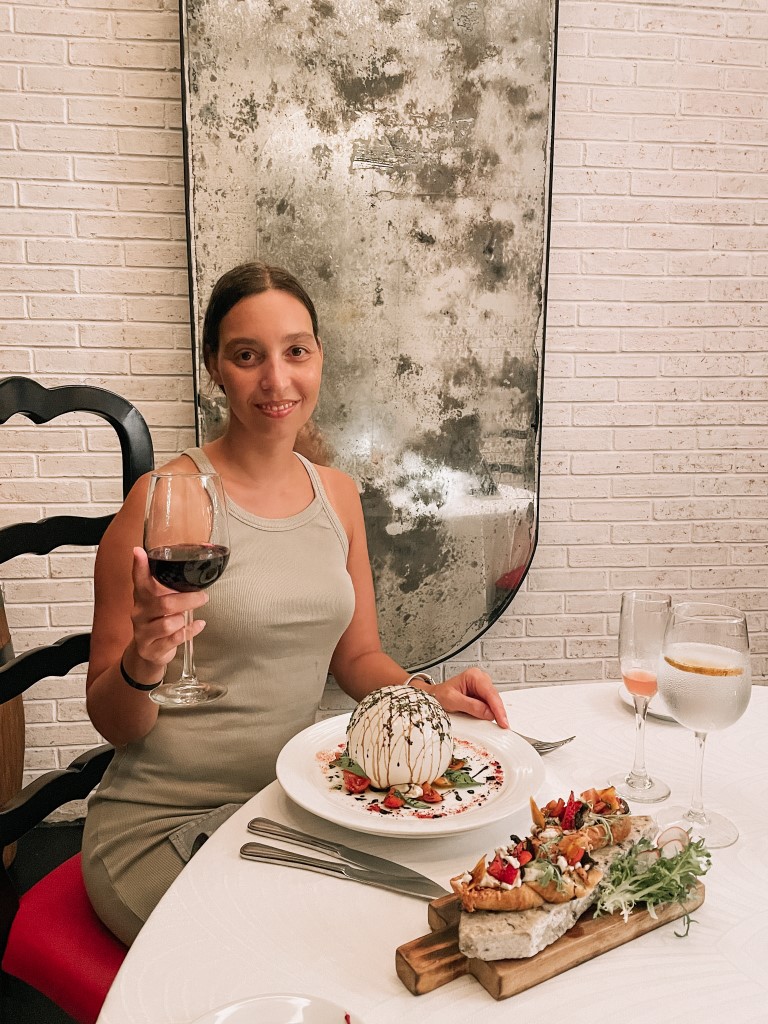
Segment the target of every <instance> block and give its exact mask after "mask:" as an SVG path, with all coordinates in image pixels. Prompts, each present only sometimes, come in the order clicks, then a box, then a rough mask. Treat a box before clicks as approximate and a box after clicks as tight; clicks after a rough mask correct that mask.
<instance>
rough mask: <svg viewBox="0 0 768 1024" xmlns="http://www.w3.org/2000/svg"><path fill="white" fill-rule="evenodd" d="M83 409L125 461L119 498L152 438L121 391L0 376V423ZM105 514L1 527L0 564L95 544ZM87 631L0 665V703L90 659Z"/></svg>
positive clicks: (149, 458) (149, 460)
mask: <svg viewBox="0 0 768 1024" xmlns="http://www.w3.org/2000/svg"><path fill="white" fill-rule="evenodd" d="M71 412H86V413H93V414H94V415H95V416H99V417H101V419H103V420H106V421H107V422H108V423H109V424H110V425H111V426H112V427H114V429H115V431H116V433H117V437H118V440H119V441H120V450H121V453H122V462H123V497H125V496H126V495H127V494H128V491H129V490H130V489H131V487H132V486H133V484H134V483H135V482H136V480H138V478H139V477H140V476H141V475H142V474H144V473H147V472H149V471H150V470H151V469H152V468H153V465H154V456H153V450H152V438H151V437H150V433H149V428H148V427H147V424H146V422H145V421H144V418H143V417H142V415H141V413H139V411H138V410H137V409H135V408H134V406H132V405H131V403H130V402H128V401H126V400H125V399H124V398H121V397H120V396H119V395H115V394H113V393H112V392H111V391H106V390H105V389H104V388H95V387H88V386H81V385H74V386H66V387H58V388H45V387H43V386H42V385H41V384H38V383H37V381H34V380H30V379H29V378H28V377H6V378H5V380H2V381H0V424H3V423H5V422H6V421H7V420H8V419H9V418H10V417H11V416H13V415H14V414H16V413H21V414H22V415H24V416H27V417H28V418H29V419H30V420H32V422H33V423H47V422H48V421H49V420H52V419H55V418H56V417H57V416H62V415H64V414H65V413H71ZM112 518H113V516H112V515H105V516H52V517H50V518H46V519H41V520H39V521H38V522H34V523H14V524H13V525H12V526H6V527H5V528H4V529H2V530H0V565H2V564H3V563H5V562H7V561H9V560H10V559H11V558H15V557H16V556H17V555H21V554H37V555H47V554H48V553H49V552H51V551H53V549H54V548H57V547H61V546H62V545H64V544H67V545H76V546H79V547H88V546H91V545H93V544H98V543H99V541H100V540H101V538H102V536H103V535H104V531H105V530H106V528H107V526H109V524H110V522H111V521H112ZM89 643H90V633H78V634H72V635H69V636H66V637H63V638H62V639H61V640H58V641H57V642H56V643H55V644H50V645H48V646H45V647H38V648H36V649H35V650H33V651H27V652H26V653H25V654H22V655H19V656H18V657H16V658H14V659H13V661H12V662H11V663H10V664H9V665H7V666H4V667H3V668H2V669H0V672H2V675H0V704H2V703H4V702H5V701H6V700H10V699H11V697H15V696H17V695H18V694H19V693H23V692H24V691H25V690H27V689H28V688H29V687H30V686H31V685H32V683H34V682H36V680H37V679H41V678H43V677H44V676H62V675H66V674H67V672H69V671H71V669H73V668H74V667H75V666H76V665H81V664H83V663H84V662H86V661H87V660H88V650H89Z"/></svg>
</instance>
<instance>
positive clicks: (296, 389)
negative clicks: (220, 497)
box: [208, 289, 323, 439]
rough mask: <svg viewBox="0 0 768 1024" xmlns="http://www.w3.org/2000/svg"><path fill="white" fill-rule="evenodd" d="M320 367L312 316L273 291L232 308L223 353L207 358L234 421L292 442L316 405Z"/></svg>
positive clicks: (223, 334) (226, 319) (222, 338)
mask: <svg viewBox="0 0 768 1024" xmlns="http://www.w3.org/2000/svg"><path fill="white" fill-rule="evenodd" d="M322 367H323V352H322V348H321V346H320V344H319V342H318V341H316V340H315V337H314V335H313V333H312V320H311V319H310V316H309V312H308V311H307V310H306V309H305V307H304V306H303V305H302V303H301V302H299V300H298V299H296V298H294V296H293V295H290V294H289V293H288V292H283V291H277V290H275V289H272V290H270V291H267V292H261V293H260V294H259V295H249V296H247V298H244V299H241V300H240V301H239V302H238V303H237V304H236V305H235V306H233V307H232V309H230V311H229V312H228V313H227V315H226V316H225V317H224V319H223V320H222V321H221V326H220V327H219V350H218V352H217V353H216V355H215V356H211V357H210V358H209V360H208V371H209V373H210V374H211V376H212V377H213V379H214V380H215V381H216V383H217V384H220V385H221V386H222V387H223V389H224V391H225V392H226V396H227V401H228V403H229V408H230V417H234V418H235V419H237V420H238V421H239V422H240V423H242V424H243V425H244V426H246V427H247V428H248V429H252V430H255V431H257V432H258V433H259V434H263V433H265V432H266V433H268V434H269V435H270V436H271V435H277V436H283V435H291V436H292V437H293V438H294V439H295V436H296V434H297V433H298V432H299V430H300V428H301V427H302V426H303V425H304V424H305V423H306V422H307V420H308V419H309V418H310V416H311V415H312V412H313V411H314V408H315V405H316V404H317V397H318V393H319V391H320V378H321V375H322Z"/></svg>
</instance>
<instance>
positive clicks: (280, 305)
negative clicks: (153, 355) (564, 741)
mask: <svg viewBox="0 0 768 1024" xmlns="http://www.w3.org/2000/svg"><path fill="white" fill-rule="evenodd" d="M203 353H204V358H205V364H206V367H207V369H208V372H209V374H210V375H211V377H212V379H213V380H214V381H215V382H216V383H217V384H218V385H219V386H220V387H221V388H222V390H223V391H224V392H225V394H226V396H227V399H228V403H229V410H230V415H229V423H228V427H227V430H226V432H225V434H224V435H223V436H222V437H221V438H219V439H217V440H215V441H213V442H211V443H210V444H207V445H205V446H204V448H202V449H190V450H189V451H187V452H185V453H184V454H183V455H181V456H179V457H178V458H177V459H175V460H173V461H172V462H171V463H169V464H168V466H167V467H165V468H166V469H167V470H174V469H175V470H178V471H179V472H195V471H196V470H199V471H203V472H205V471H211V470H212V469H213V470H215V471H216V472H218V473H219V474H220V475H221V478H222V480H223V483H224V488H225V490H226V492H227V496H228V504H229V513H230V533H231V550H232V554H231V557H230V561H229V565H228V567H227V571H226V572H225V573H224V575H223V576H222V578H221V579H220V580H219V581H218V582H217V583H216V585H215V586H214V587H213V588H212V589H211V590H210V591H208V592H205V591H201V592H197V593H188V594H182V593H176V592H174V591H171V590H168V589H166V588H165V587H163V586H161V585H160V584H159V583H157V582H156V581H155V580H154V579H153V578H152V577H151V576H150V574H149V568H148V564H147V556H146V554H145V552H144V550H143V549H142V547H141V543H142V530H143V518H144V506H145V502H146V495H147V488H148V478H146V477H144V478H142V479H141V480H139V481H138V482H137V483H136V485H135V486H134V488H133V489H132V490H131V493H130V494H129V495H128V497H127V498H126V500H125V503H124V505H123V507H122V509H121V510H120V511H119V512H118V514H117V515H116V516H115V519H114V520H113V522H112V524H111V525H110V527H109V529H108V530H107V532H106V533H105V535H104V539H103V540H102V542H101V545H100V547H99V552H98V556H97V559H96V571H95V586H96V601H95V612H94V622H93V636H92V641H91V657H90V665H89V671H88V680H87V701H88V712H89V714H90V716H91V719H92V721H93V724H94V725H95V726H96V728H97V729H98V730H99V732H100V733H101V734H102V735H103V736H104V737H105V738H106V739H107V740H109V741H110V742H111V743H113V744H114V745H115V746H116V747H117V748H118V749H117V752H116V754H115V757H114V760H113V761H112V764H111V765H110V767H109V769H108V771H107V774H106V776H105V778H104V781H103V783H102V785H101V786H100V788H99V790H98V792H97V793H96V794H95V795H94V797H93V799H92V801H91V805H90V808H89V813H88V817H87V820H86V827H85V835H84V842H83V874H84V877H85V881H86V886H87V889H88V893H89V895H90V897H91V901H92V903H93V905H94V907H95V909H96V911H97V913H98V914H99V916H100V917H101V918H102V920H103V921H104V922H105V924H106V925H107V926H108V927H109V928H110V929H111V930H112V931H113V932H114V933H115V934H116V935H117V936H118V937H119V938H120V939H122V940H123V941H124V942H126V943H128V944H130V943H131V942H132V941H133V939H134V937H135V935H136V934H137V932H138V930H139V929H140V928H141V925H142V924H143V922H144V921H145V920H146V918H147V917H148V915H149V913H150V912H151V910H152V909H153V907H154V906H155V904H156V903H157V901H158V900H159V899H160V897H161V896H162V894H163V893H164V892H165V890H166V889H167V888H168V886H169V885H170V883H171V882H172V881H173V879H174V878H175V877H176V875H178V873H179V872H180V871H181V869H182V867H183V866H184V864H185V863H186V861H187V860H188V859H189V857H190V856H191V855H192V853H193V852H194V849H195V848H196V846H197V844H199V842H201V841H202V840H204V838H205V837H206V836H207V835H210V833H211V832H212V831H213V830H214V829H215V828H216V827H217V826H218V825H219V824H221V822H222V821H224V820H225V819H226V818H227V817H228V816H229V815H230V814H231V813H232V812H233V811H234V810H235V809H236V808H237V807H238V806H239V805H241V804H242V803H244V802H245V801H246V800H248V799H249V798H250V797H251V796H252V795H253V794H254V793H255V792H257V791H258V790H259V789H261V788H262V787H264V786H266V785H267V784H268V783H270V782H271V781H272V780H273V779H274V777H275V760H276V757H277V754H278V752H279V751H280V749H281V747H282V746H283V745H284V744H285V743H286V742H287V740H289V739H290V738H291V737H292V736H294V735H295V734H296V733H298V732H299V731H300V730H301V729H304V728H306V727H307V726H308V725H311V724H312V722H313V721H314V716H315V712H316V711H317V707H318V705H319V701H320V698H321V695H322V692H323V687H324V685H325V680H326V675H327V672H328V670H329V668H330V671H331V672H332V673H333V675H334V677H335V679H336V680H337V682H338V684H339V685H340V686H341V687H342V689H343V690H344V691H345V692H346V693H348V694H350V695H351V696H352V697H354V698H355V699H356V700H360V698H361V697H363V696H364V695H365V694H367V693H368V692H370V691H371V690H373V689H376V688H378V687H380V686H387V685H390V684H394V683H401V682H403V681H404V680H405V679H406V678H407V676H408V673H407V672H406V671H405V670H404V669H403V668H401V667H400V666H399V665H397V664H396V663H395V662H394V661H393V660H392V659H391V658H389V657H388V656H387V655H386V654H384V652H383V651H382V650H381V645H380V641H379V636H378V629H377V625H376V610H375V604H374V592H373V582H372V578H371V570H370V565H369V561H368V553H367V546H366V539H365V527H364V522H363V512H362V507H361V505H360V499H359V496H358V493H357V489H356V487H355V484H354V482H353V481H352V480H351V479H350V478H349V477H348V476H346V475H345V474H344V473H341V472H339V471H338V470H336V469H331V468H328V467H325V466H313V465H312V464H311V463H310V462H309V461H308V460H307V459H305V458H304V457H303V456H301V455H298V454H297V453H296V452H295V451H294V446H295V444H296V438H297V434H298V433H299V431H301V430H302V428H304V427H305V426H306V424H307V423H308V421H309V419H310V417H311V415H312V412H313V410H314V408H315V404H316V402H317V397H318V391H319V388H320V378H321V371H322V365H323V348H322V345H321V342H320V338H319V336H318V326H317V315H316V312H315V308H314V306H313V304H312V301H311V299H310V298H309V296H308V295H307V294H306V292H305V291H304V289H303V288H302V286H301V285H300V284H299V283H298V281H296V279H295V278H293V277H292V276H291V275H290V274H288V273H287V272H286V271H284V270H280V269H279V268H275V267H270V266H267V265H265V264H262V263H250V264H245V265H243V266H241V267H237V268H235V269H234V270H232V271H230V272H229V273H227V274H225V275H224V276H223V277H222V278H221V279H220V280H219V281H218V283H217V284H216V286H215V287H214V290H213V293H212V295H211V300H210V303H209V306H208V310H207V312H206V317H205V323H204V328H203ZM204 605H208V607H207V608H206V609H205V611H204V612H203V613H202V617H197V618H196V619H195V621H194V625H193V626H192V627H191V632H192V635H193V636H198V634H200V639H199V641H198V642H197V643H196V644H195V658H196V662H197V668H198V671H199V674H200V676H201V678H203V679H216V678H219V679H221V680H222V681H225V682H226V683H227V686H228V688H229V692H228V695H227V696H226V697H224V698H223V699H222V700H221V701H219V702H218V703H215V704H210V705H202V706H199V707H196V708H194V709H192V710H190V711H178V710H172V709H168V710H165V709H163V710H161V709H160V708H159V707H158V705H157V704H155V703H153V702H152V701H151V700H149V699H148V697H147V693H146V692H145V691H146V690H148V689H149V688H151V687H152V686H153V685H154V684H157V683H159V682H160V681H161V679H162V678H163V675H164V673H165V671H166V669H167V670H168V672H169V677H170V678H178V676H179V674H180V664H179V663H180V659H181V649H180V647H179V645H180V644H181V643H182V641H183V639H184V611H185V609H201V608H203V606H204ZM413 685H415V686H421V687H428V685H429V684H428V683H427V682H426V681H425V680H422V679H414V680H413ZM429 690H430V692H431V693H432V694H433V695H434V696H435V697H437V699H438V700H439V701H440V703H441V704H442V705H443V707H444V708H446V710H448V711H464V712H466V713H468V714H470V715H474V716H475V717H478V718H485V719H489V720H492V719H494V718H495V719H496V721H497V722H498V723H499V725H501V726H502V727H506V725H507V721H506V716H505V713H504V707H503V705H502V703H501V700H500V698H499V696H498V694H497V693H496V691H495V689H494V687H493V684H492V683H491V680H490V678H489V677H488V676H487V675H486V674H485V673H484V672H482V671H481V670H480V669H468V670H467V671H465V672H462V673H461V674H460V675H458V676H455V677H454V678H452V679H450V680H448V681H447V682H445V683H442V684H440V685H437V686H434V687H432V686H429Z"/></svg>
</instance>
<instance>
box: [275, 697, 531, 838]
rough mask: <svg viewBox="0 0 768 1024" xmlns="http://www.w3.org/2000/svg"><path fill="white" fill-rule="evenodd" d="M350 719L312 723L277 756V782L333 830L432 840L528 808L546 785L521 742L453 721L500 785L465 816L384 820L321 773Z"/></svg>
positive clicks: (477, 723) (476, 722)
mask: <svg viewBox="0 0 768 1024" xmlns="http://www.w3.org/2000/svg"><path fill="white" fill-rule="evenodd" d="M349 718H350V716H349V715H337V716H335V717H333V718H326V719H324V720H323V721H321V722H316V723H315V725H311V726H310V727H309V728H308V729H305V730H304V731H303V732H300V733H299V735H298V736H294V738H293V739H292V740H289V742H288V743H286V745H285V746H284V747H283V749H282V750H281V751H280V755H279V756H278V759H277V778H278V780H279V782H280V785H281V786H282V787H283V789H284V790H285V792H286V793H287V794H288V796H289V797H290V798H291V800H293V801H294V803H297V804H298V805H299V807H303V808H304V810H305V811H309V812H310V813H311V814H316V815H317V816H318V817H319V818H325V819H326V821H332V822H334V823H335V824H336V825H343V826H344V827H345V828H351V829H354V830H355V831H356V832H369V833H372V834H373V835H378V836H406V837H407V838H409V839H418V838H425V839H433V838H434V837H435V836H445V835H454V834H456V833H458V832H469V831H471V830H473V829H476V828H483V827H484V826H485V825H491V824H493V823H494V822H496V821H500V820H501V819H502V818H506V817H508V816H509V815H510V814H514V813H515V812H516V811H519V810H521V809H522V808H523V807H527V806H528V800H529V798H530V797H531V796H533V795H534V794H535V793H536V791H537V790H538V788H539V786H540V785H541V783H542V782H543V781H544V765H543V764H542V762H541V758H540V757H539V755H538V754H537V753H536V751H535V750H534V749H533V747H531V746H530V745H529V744H528V743H526V742H525V740H522V739H520V737H519V736H517V735H516V734H515V733H513V732H511V731H510V730H508V729H500V728H499V727H498V726H497V725H496V724H495V723H494V722H484V721H481V720H480V719H477V718H466V717H464V716H461V717H458V716H456V717H453V716H452V719H451V720H452V724H453V735H454V738H455V739H457V740H468V741H469V742H470V743H476V744H478V745H479V746H481V747H482V748H484V749H485V750H486V751H487V752H488V753H489V754H490V755H491V757H492V758H493V759H495V760H497V761H499V763H500V764H501V767H502V769H503V772H504V781H503V783H502V785H501V786H500V787H499V789H498V790H497V791H496V792H494V793H491V795H490V796H489V798H488V799H487V801H486V802H485V803H482V804H480V805H479V806H474V807H468V808H467V809H466V812H465V813H461V814H456V815H453V816H449V817H443V818H413V817H408V818H405V817H403V818H400V817H397V816H396V815H387V816H386V817H383V816H380V815H374V814H371V813H369V812H367V811H365V810H364V809H363V808H362V807H361V805H360V804H358V803H356V802H355V801H354V800H350V799H349V798H348V797H347V796H346V795H344V794H342V793H339V792H338V791H334V790H333V789H332V788H331V787H330V786H329V784H328V780H327V778H326V776H325V775H324V774H323V770H322V767H321V766H320V761H319V760H318V754H321V753H322V752H324V751H328V750H332V749H334V748H336V747H338V746H339V744H344V742H345V740H346V734H347V723H348V722H349Z"/></svg>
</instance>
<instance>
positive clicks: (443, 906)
mask: <svg viewBox="0 0 768 1024" xmlns="http://www.w3.org/2000/svg"><path fill="white" fill-rule="evenodd" d="M460 917H461V899H460V898H459V897H458V896H457V895H456V894H455V893H449V894H448V895H447V896H439V897H438V898H437V899H436V900H432V901H431V903H430V904H429V907H428V908H427V921H428V922H429V927H430V928H431V929H432V931H433V932H438V931H440V930H441V929H442V928H451V927H455V926H456V925H458V923H459V918H460Z"/></svg>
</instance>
